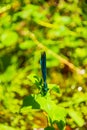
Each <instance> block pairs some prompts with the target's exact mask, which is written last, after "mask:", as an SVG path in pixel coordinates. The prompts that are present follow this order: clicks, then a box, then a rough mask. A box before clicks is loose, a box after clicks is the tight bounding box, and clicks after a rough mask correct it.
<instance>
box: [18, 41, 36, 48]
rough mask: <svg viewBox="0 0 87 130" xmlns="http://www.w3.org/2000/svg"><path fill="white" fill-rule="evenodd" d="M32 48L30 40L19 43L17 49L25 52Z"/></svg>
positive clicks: (32, 43)
mask: <svg viewBox="0 0 87 130" xmlns="http://www.w3.org/2000/svg"><path fill="white" fill-rule="evenodd" d="M33 46H34V42H33V41H31V40H26V41H24V42H23V43H20V44H19V47H20V48H21V49H22V50H26V49H30V48H32V47H33Z"/></svg>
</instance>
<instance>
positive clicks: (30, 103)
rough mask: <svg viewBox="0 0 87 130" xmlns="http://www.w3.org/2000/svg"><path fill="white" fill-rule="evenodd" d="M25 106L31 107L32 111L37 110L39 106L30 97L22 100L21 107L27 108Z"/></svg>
mask: <svg viewBox="0 0 87 130" xmlns="http://www.w3.org/2000/svg"><path fill="white" fill-rule="evenodd" d="M27 106H31V107H32V109H39V108H40V105H39V104H38V103H37V102H36V101H35V100H34V97H32V96H31V95H29V96H26V97H25V98H24V100H23V105H22V108H23V107H27Z"/></svg>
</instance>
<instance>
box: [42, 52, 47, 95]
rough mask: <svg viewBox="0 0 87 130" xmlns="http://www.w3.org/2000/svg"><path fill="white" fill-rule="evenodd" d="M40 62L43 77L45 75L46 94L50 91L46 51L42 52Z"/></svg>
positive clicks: (44, 86)
mask: <svg viewBox="0 0 87 130" xmlns="http://www.w3.org/2000/svg"><path fill="white" fill-rule="evenodd" d="M40 64H41V71H42V77H43V86H42V91H43V93H44V95H46V93H47V91H48V86H47V82H46V75H47V70H46V52H45V51H44V52H43V53H42V54H41V60H40Z"/></svg>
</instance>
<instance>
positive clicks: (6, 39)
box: [1, 30, 18, 47]
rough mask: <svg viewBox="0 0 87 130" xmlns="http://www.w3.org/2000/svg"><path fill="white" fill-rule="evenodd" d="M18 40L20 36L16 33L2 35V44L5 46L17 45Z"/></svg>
mask: <svg viewBox="0 0 87 130" xmlns="http://www.w3.org/2000/svg"><path fill="white" fill-rule="evenodd" d="M17 40H18V35H17V33H16V32H14V31H8V30H6V31H4V33H3V34H2V35H1V42H2V44H3V45H5V46H7V47H8V46H11V45H13V44H15V43H16V42H17Z"/></svg>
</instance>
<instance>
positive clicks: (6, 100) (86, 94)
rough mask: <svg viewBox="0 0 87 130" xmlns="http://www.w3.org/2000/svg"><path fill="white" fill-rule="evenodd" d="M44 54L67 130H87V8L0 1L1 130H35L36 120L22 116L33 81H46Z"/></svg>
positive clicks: (78, 0)
mask: <svg viewBox="0 0 87 130" xmlns="http://www.w3.org/2000/svg"><path fill="white" fill-rule="evenodd" d="M44 50H45V51H46V54H47V82H48V83H49V84H57V85H59V87H60V91H61V95H60V96H59V97H56V95H55V100H56V101H57V103H59V104H60V105H61V106H63V107H64V108H66V109H67V110H68V114H67V118H66V130H72V129H74V130H86V129H87V2H86V1H85V0H47V1H46V0H24V1H22V0H0V130H19V129H21V130H31V129H32V128H31V116H30V115H29V114H28V113H27V112H26V113H23V114H18V112H19V109H20V107H21V105H22V102H23V98H24V97H25V96H27V95H29V94H31V93H33V91H35V90H33V89H32V83H31V82H30V80H29V79H28V76H29V75H33V74H35V75H37V76H38V77H41V72H40V63H39V62H40V55H41V52H42V51H44ZM40 118H41V120H42V122H43V118H42V117H40ZM40 125H41V126H43V125H42V124H40Z"/></svg>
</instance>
